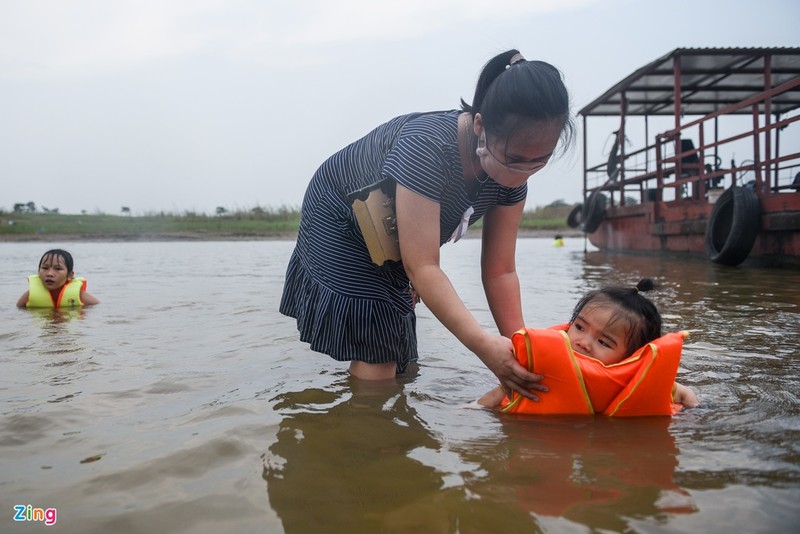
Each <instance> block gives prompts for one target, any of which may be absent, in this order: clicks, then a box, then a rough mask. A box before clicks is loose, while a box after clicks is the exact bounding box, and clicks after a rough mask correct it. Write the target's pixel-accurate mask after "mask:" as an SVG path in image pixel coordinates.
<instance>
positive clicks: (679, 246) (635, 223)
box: [588, 194, 800, 264]
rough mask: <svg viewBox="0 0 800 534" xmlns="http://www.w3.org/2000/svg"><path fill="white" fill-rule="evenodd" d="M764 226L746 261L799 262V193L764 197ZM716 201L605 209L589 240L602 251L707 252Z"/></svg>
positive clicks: (664, 203) (589, 235)
mask: <svg viewBox="0 0 800 534" xmlns="http://www.w3.org/2000/svg"><path fill="white" fill-rule="evenodd" d="M759 202H760V206H761V217H760V218H761V224H760V228H761V230H760V231H759V232H758V235H757V236H756V239H755V242H754V243H753V246H752V249H751V250H750V253H749V255H748V260H766V261H768V262H769V263H787V264H800V194H785V195H771V196H766V197H764V198H761V199H760V201H759ZM713 207H714V205H713V204H711V203H697V202H691V201H675V202H648V203H644V204H638V205H634V206H622V207H620V206H617V207H607V208H606V210H605V214H604V217H603V220H602V222H601V223H600V225H599V227H598V228H597V230H596V231H595V232H592V233H590V234H588V237H589V242H590V243H592V245H594V246H596V247H597V248H599V249H601V250H606V251H619V252H652V253H661V252H667V253H680V254H690V255H696V256H702V257H706V256H707V247H706V230H707V226H708V223H709V220H710V218H711V213H712V210H713Z"/></svg>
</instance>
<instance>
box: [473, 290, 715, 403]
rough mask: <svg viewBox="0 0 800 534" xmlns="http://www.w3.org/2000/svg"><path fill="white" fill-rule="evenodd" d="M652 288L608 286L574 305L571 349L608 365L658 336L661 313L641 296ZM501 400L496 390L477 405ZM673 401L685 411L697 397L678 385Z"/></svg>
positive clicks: (499, 392)
mask: <svg viewBox="0 0 800 534" xmlns="http://www.w3.org/2000/svg"><path fill="white" fill-rule="evenodd" d="M654 287H655V286H654V284H653V281H652V280H650V279H649V278H645V279H643V280H641V281H639V283H638V284H637V285H636V287H634V288H630V287H608V288H603V289H597V290H594V291H590V292H589V293H587V294H586V295H584V297H583V298H582V299H581V300H580V301H578V304H577V305H576V306H575V310H574V311H573V313H572V319H571V320H570V322H569V328H568V329H567V337H568V338H569V341H570V345H571V346H572V348H573V349H574V350H575V351H576V352H579V353H580V354H583V355H584V356H588V357H590V358H594V359H596V360H598V361H600V362H601V363H602V364H603V365H606V366H608V365H612V364H615V363H619V362H621V361H622V360H624V359H625V358H627V357H628V356H630V355H632V354H633V353H634V352H635V351H636V350H637V349H638V348H640V347H642V346H644V345H646V344H647V343H650V342H651V341H653V340H655V339H658V338H659V337H661V314H660V313H659V312H658V309H657V308H656V307H655V305H654V304H653V303H652V302H651V301H650V300H648V299H647V298H646V297H645V296H644V295H642V294H641V293H642V292H645V291H650V290H651V289H653V288H654ZM546 381H547V377H546V376H545V379H544V382H546ZM546 394H547V393H545V395H546ZM504 397H505V393H504V392H503V390H502V389H501V388H500V387H497V388H495V389H493V390H492V391H490V392H488V393H486V394H485V395H484V396H483V397H481V398H480V399H479V400H478V403H479V404H481V405H483V406H487V407H490V408H497V407H499V406H500V404H501V402H502V401H503V399H504ZM673 402H675V403H678V404H682V405H683V406H684V407H687V408H691V407H694V406H697V405H698V404H699V400H698V398H697V395H695V393H694V392H693V391H692V390H691V389H689V388H688V387H686V386H682V385H680V384H678V383H675V385H674V387H673Z"/></svg>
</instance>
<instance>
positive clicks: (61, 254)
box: [39, 248, 74, 273]
mask: <svg viewBox="0 0 800 534" xmlns="http://www.w3.org/2000/svg"><path fill="white" fill-rule="evenodd" d="M53 257H56V258H61V259H62V260H63V261H64V266H65V267H66V268H67V272H68V273H71V272H72V267H73V265H74V262H73V261H72V254H70V253H69V252H67V251H66V250H64V249H60V248H54V249H51V250H48V251H47V252H45V253H44V254H42V258H41V259H40V260H39V268H40V269H41V268H42V263H44V260H46V259H48V258H53Z"/></svg>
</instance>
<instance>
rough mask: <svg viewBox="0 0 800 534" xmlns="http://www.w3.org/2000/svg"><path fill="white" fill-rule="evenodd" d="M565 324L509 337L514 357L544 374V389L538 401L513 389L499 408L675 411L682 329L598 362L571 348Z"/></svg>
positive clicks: (632, 412) (554, 411)
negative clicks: (610, 361)
mask: <svg viewBox="0 0 800 534" xmlns="http://www.w3.org/2000/svg"><path fill="white" fill-rule="evenodd" d="M568 327H569V325H567V324H563V325H558V326H554V327H551V328H548V329H532V328H523V329H522V330H519V331H518V332H516V333H515V334H514V335H513V336H512V338H511V341H512V342H513V344H514V352H515V353H516V356H517V361H519V362H520V363H521V364H522V365H523V366H524V367H525V368H526V369H528V370H529V371H531V372H534V373H536V374H540V375H544V383H546V384H547V387H548V388H549V389H550V391H548V392H547V393H544V394H542V395H539V401H538V402H535V401H532V400H530V399H527V398H525V397H523V396H521V395H519V394H517V393H514V394H512V398H511V399H509V398H508V397H507V396H506V397H505V398H504V399H503V402H502V403H501V404H500V408H501V409H502V410H503V411H504V412H509V413H528V414H602V415H608V416H616V417H627V416H636V415H673V414H675V413H677V412H678V411H680V409H681V405H680V404H675V403H673V402H672V388H673V385H674V383H675V376H676V375H677V374H678V364H679V363H680V360H681V350H682V348H683V338H684V337H686V335H687V333H686V332H676V333H670V334H666V335H664V336H661V337H660V338H658V339H656V340H653V341H651V342H650V343H648V344H646V345H645V346H644V347H642V348H640V349H639V350H637V351H636V352H634V353H633V354H632V355H631V356H629V357H628V358H626V359H624V360H622V361H621V362H619V363H615V364H612V365H604V364H603V363H602V362H600V361H599V360H596V359H594V358H590V357H588V356H584V355H583V354H580V353H577V352H574V351H573V350H572V346H571V345H570V342H569V338H568V337H567V332H566V330H567V328H568Z"/></svg>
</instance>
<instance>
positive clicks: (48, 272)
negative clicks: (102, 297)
mask: <svg viewBox="0 0 800 534" xmlns="http://www.w3.org/2000/svg"><path fill="white" fill-rule="evenodd" d="M72 266H73V260H72V254H70V253H69V252H67V251H66V250H61V249H53V250H48V251H47V252H45V253H44V255H42V258H41V259H40V260H39V273H38V274H34V275H31V276H29V277H28V291H26V292H25V293H23V294H22V296H21V297H20V298H19V300H18V301H17V307H19V308H25V307H28V308H66V307H69V306H81V305H83V306H87V305H90V304H99V303H100V301H99V300H98V299H97V298H96V297H94V296H92V295H90V294H89V293H87V292H86V280H84V279H83V278H75V273H74V272H73V271H72ZM48 297H49V298H48Z"/></svg>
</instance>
